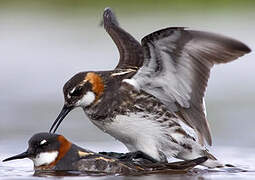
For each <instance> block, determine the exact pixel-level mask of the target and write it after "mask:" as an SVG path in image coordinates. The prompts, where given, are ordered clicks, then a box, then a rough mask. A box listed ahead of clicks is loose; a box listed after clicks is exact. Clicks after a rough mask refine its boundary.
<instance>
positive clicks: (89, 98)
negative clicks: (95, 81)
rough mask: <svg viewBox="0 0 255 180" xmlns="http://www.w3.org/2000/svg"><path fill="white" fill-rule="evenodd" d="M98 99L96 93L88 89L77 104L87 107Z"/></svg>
mask: <svg viewBox="0 0 255 180" xmlns="http://www.w3.org/2000/svg"><path fill="white" fill-rule="evenodd" d="M95 99H96V95H95V93H93V92H92V91H88V92H87V93H86V94H85V95H84V96H83V97H82V98H81V99H80V100H79V101H77V103H76V106H82V107H86V106H89V105H90V104H92V103H93V102H94V101H95Z"/></svg>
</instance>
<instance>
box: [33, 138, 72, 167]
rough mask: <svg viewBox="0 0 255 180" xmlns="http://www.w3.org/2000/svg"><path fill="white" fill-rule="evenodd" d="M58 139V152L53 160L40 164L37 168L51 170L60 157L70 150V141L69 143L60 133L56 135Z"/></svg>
mask: <svg viewBox="0 0 255 180" xmlns="http://www.w3.org/2000/svg"><path fill="white" fill-rule="evenodd" d="M58 141H59V143H60V148H59V151H58V152H59V153H58V156H57V158H56V160H55V161H53V162H52V163H50V164H49V165H42V166H39V167H37V169H40V170H51V169H52V167H54V166H55V165H56V164H57V163H58V161H59V160H60V159H62V158H63V157H64V156H65V155H66V153H67V152H68V151H69V150H70V148H71V146H72V143H70V142H69V141H68V140H67V139H66V138H65V137H64V136H62V135H60V136H58Z"/></svg>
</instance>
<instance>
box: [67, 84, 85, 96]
mask: <svg viewBox="0 0 255 180" xmlns="http://www.w3.org/2000/svg"><path fill="white" fill-rule="evenodd" d="M81 94H82V86H77V87H75V88H74V89H73V90H72V91H70V92H69V95H70V96H80V95H81Z"/></svg>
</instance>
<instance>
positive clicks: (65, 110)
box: [49, 105, 74, 133]
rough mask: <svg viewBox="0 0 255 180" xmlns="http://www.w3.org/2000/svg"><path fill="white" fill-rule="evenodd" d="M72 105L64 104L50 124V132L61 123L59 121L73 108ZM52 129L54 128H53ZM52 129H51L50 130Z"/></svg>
mask: <svg viewBox="0 0 255 180" xmlns="http://www.w3.org/2000/svg"><path fill="white" fill-rule="evenodd" d="M73 108H74V107H72V106H67V105H64V106H63V108H62V110H61V112H60V113H59V115H58V117H57V119H56V120H55V121H54V123H53V124H52V126H51V128H50V131H49V132H50V133H55V132H56V130H57V129H58V127H59V125H60V124H61V122H62V121H63V120H64V118H65V117H66V115H67V114H68V113H69V112H70V111H71V110H72V109H73ZM53 129H54V130H53ZM52 130H53V131H52Z"/></svg>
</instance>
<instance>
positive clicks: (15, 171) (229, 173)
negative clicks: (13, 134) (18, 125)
mask: <svg viewBox="0 0 255 180" xmlns="http://www.w3.org/2000/svg"><path fill="white" fill-rule="evenodd" d="M21 142H22V141H21ZM21 142H17V141H16V142H15V141H11V142H8V143H7V142H6V141H5V142H4V141H2V142H0V144H1V145H0V149H1V152H2V154H0V159H1V160H2V159H4V158H6V157H9V156H12V155H14V154H17V153H20V152H23V151H24V150H25V149H26V146H27V145H26V143H24V142H23V143H21ZM77 144H79V145H82V146H83V147H88V148H89V149H93V150H95V151H100V150H101V149H105V147H108V148H106V150H109V151H111V150H112V151H125V148H124V147H123V146H120V145H118V144H112V143H111V144H109V143H98V142H96V143H93V142H90V143H87V142H79V143H77ZM109 147H110V148H109ZM3 152H6V153H4V154H3ZM212 152H213V154H215V155H216V156H217V157H218V159H220V160H222V161H223V162H224V163H230V164H233V165H235V166H236V168H223V169H218V168H217V169H207V168H204V167H202V166H197V167H196V168H194V169H192V170H191V171H190V172H188V173H186V174H169V173H167V174H164V173H160V174H146V175H139V176H135V175H130V176H119V175H101V174H84V173H83V174H81V173H77V172H70V173H64V174H63V173H60V174H59V173H58V174H52V173H41V174H39V175H34V171H33V163H32V161H31V160H29V159H24V160H16V161H10V162H5V163H3V162H1V163H0V179H38V178H41V177H44V178H45V177H47V178H52V177H55V178H61V179H74V180H75V179H95V180H97V179H100V180H101V179H116V180H120V179H141V180H152V179H155V180H165V179H169V178H171V179H174V180H175V179H176V180H177V179H222V180H223V179H224V180H225V179H252V178H253V177H254V176H255V155H254V149H253V148H245V147H244V148H240V147H230V146H229V147H223V146H218V147H214V149H213V150H212Z"/></svg>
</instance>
